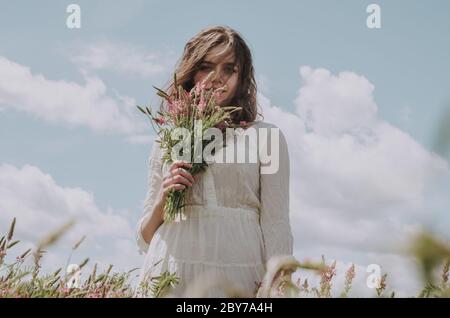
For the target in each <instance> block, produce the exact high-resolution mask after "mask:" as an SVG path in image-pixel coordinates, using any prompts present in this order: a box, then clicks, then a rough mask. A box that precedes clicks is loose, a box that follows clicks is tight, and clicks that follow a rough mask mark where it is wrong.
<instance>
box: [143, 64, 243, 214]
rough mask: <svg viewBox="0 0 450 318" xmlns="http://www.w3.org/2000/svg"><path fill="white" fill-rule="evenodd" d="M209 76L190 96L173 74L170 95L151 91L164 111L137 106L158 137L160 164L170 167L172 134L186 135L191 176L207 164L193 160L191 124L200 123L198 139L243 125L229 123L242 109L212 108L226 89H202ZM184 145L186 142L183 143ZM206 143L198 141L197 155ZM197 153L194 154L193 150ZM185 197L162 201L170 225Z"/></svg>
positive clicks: (174, 192) (178, 193)
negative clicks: (160, 100)
mask: <svg viewBox="0 0 450 318" xmlns="http://www.w3.org/2000/svg"><path fill="white" fill-rule="evenodd" d="M212 74H213V72H211V73H209V74H208V76H207V77H206V78H205V79H204V80H203V81H202V82H201V83H198V84H196V85H195V86H194V87H193V88H192V89H191V90H190V92H187V91H186V90H184V88H183V87H182V86H181V85H178V83H177V78H176V74H175V75H174V88H175V89H174V93H173V94H172V95H168V94H167V93H166V92H164V91H163V90H161V89H159V88H157V87H154V86H153V87H154V88H155V89H156V90H157V95H158V96H160V97H162V98H163V99H164V100H165V102H166V103H167V105H168V109H167V110H164V111H161V110H160V111H157V112H156V113H153V112H152V110H151V108H149V107H145V109H144V108H143V107H140V106H137V107H138V108H139V110H140V111H141V112H142V113H144V114H145V115H146V116H148V117H149V118H150V122H151V124H152V126H153V129H154V130H155V131H156V133H157V134H158V136H159V140H156V141H157V142H158V143H159V144H160V147H161V149H163V151H164V155H163V163H168V164H171V163H172V162H173V160H172V149H173V148H174V146H175V145H176V144H178V143H179V142H180V141H179V140H173V139H172V137H171V136H172V132H173V131H174V130H175V129H177V128H184V129H187V130H188V131H189V133H190V138H191V140H189V141H188V142H190V154H191V155H190V163H192V168H190V169H189V170H188V171H189V172H190V173H191V174H192V175H195V174H197V173H199V172H201V171H203V170H205V169H206V167H207V166H208V163H207V162H206V161H205V160H204V159H203V158H202V160H201V162H198V160H194V157H193V156H194V154H195V153H194V145H195V143H196V141H195V140H194V136H195V135H196V133H195V132H194V128H195V124H196V122H198V121H201V124H202V125H201V129H202V131H201V136H203V133H204V132H205V131H206V130H207V129H209V128H219V129H220V130H221V131H222V132H224V130H225V129H226V128H227V127H230V128H235V127H241V126H240V125H244V126H245V125H246V123H245V122H243V121H241V122H240V125H236V124H234V123H233V122H232V120H231V116H230V115H231V113H233V112H235V111H238V110H240V109H241V108H242V107H236V106H219V105H217V104H216V101H215V99H216V97H217V96H218V94H220V92H221V91H223V90H225V89H226V85H225V86H223V87H220V88H217V89H213V88H210V89H206V82H207V81H208V80H209V79H210V77H211V75H212ZM184 141H186V140H184ZM211 142H212V140H211V141H209V140H201V151H202V153H203V149H204V148H205V147H206V146H207V145H208V144H209V143H211ZM197 151H198V150H197ZM185 195H186V188H185V189H182V190H172V191H171V192H170V193H169V195H168V197H167V200H166V204H165V206H164V220H165V221H173V220H175V218H176V216H177V215H178V214H179V213H180V212H181V209H182V208H183V207H184V202H185Z"/></svg>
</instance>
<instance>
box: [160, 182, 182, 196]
mask: <svg viewBox="0 0 450 318" xmlns="http://www.w3.org/2000/svg"><path fill="white" fill-rule="evenodd" d="M183 189H186V186H185V185H182V184H178V183H175V184H172V185H170V186H168V187H167V188H166V189H165V190H164V194H166V195H167V194H169V192H170V191H172V190H183Z"/></svg>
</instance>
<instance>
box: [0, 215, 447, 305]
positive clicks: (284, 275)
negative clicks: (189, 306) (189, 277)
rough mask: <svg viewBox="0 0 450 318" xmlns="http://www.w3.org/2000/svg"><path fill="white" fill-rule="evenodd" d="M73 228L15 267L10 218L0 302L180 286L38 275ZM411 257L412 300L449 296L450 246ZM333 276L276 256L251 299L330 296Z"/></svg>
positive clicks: (153, 280) (435, 244) (351, 271)
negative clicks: (414, 269)
mask: <svg viewBox="0 0 450 318" xmlns="http://www.w3.org/2000/svg"><path fill="white" fill-rule="evenodd" d="M72 225H73V221H70V222H68V223H66V224H65V225H63V226H62V227H61V228H59V229H57V230H56V231H54V232H52V233H50V234H49V235H48V236H47V237H45V238H44V239H42V240H41V241H40V242H39V243H38V244H37V247H36V248H35V249H34V251H32V249H27V250H26V251H23V252H22V253H21V254H19V256H17V257H16V258H15V259H14V261H13V262H11V263H7V262H6V256H7V255H8V254H9V253H10V252H11V250H12V249H13V248H14V249H15V250H17V248H18V245H19V244H20V241H19V240H14V239H13V237H14V230H15V227H16V219H15V218H14V219H13V221H12V222H11V226H10V228H9V231H8V233H7V234H6V235H5V236H3V237H1V238H0V297H52V298H53V297H54V298H74V297H75V298H118V297H119V298H122V297H125V298H128V297H134V296H135V295H136V292H137V291H138V292H139V293H140V295H141V296H143V297H148V296H151V297H156V298H158V297H173V296H174V295H173V294H172V291H173V287H175V285H177V284H178V283H179V278H178V277H177V276H176V273H170V272H167V271H166V272H164V273H162V274H161V275H160V276H157V277H148V279H146V280H144V281H143V283H141V284H140V285H139V286H137V287H133V286H132V284H131V283H130V275H131V274H132V273H133V272H135V271H136V270H137V269H138V268H134V269H131V270H129V271H127V272H120V273H118V272H114V271H113V265H110V266H109V267H108V268H107V269H106V270H105V271H104V272H102V273H97V270H98V269H97V264H95V265H94V266H93V270H92V272H91V273H90V275H89V276H88V278H87V279H86V280H84V281H83V282H80V284H79V285H78V286H75V285H74V284H71V282H70V279H71V278H73V274H74V273H69V274H66V273H65V271H63V269H62V268H58V269H56V270H54V271H53V272H52V273H51V274H42V273H41V263H42V258H43V257H45V253H46V250H47V248H48V247H50V246H51V245H52V244H54V243H55V242H56V241H57V240H58V239H59V238H60V237H61V235H62V234H63V233H64V232H66V231H67V230H69V229H70V227H71V226H72ZM83 241H84V237H83V238H82V239H80V240H79V241H78V242H77V243H76V244H75V245H74V246H73V247H72V249H71V252H70V256H69V258H68V261H67V262H68V263H69V261H70V257H71V255H72V253H73V251H75V250H76V249H77V248H78V247H79V246H80V245H81V244H82V242H83ZM411 253H412V255H413V256H415V257H416V258H417V260H418V264H419V268H420V270H421V273H422V277H423V280H424V287H423V289H422V291H421V292H420V293H419V294H418V295H417V296H416V297H450V282H449V268H450V246H449V245H448V244H446V243H444V242H441V241H439V240H438V239H436V238H435V237H433V236H432V235H430V234H421V235H419V236H418V237H417V238H416V240H415V241H414V242H412V244H411ZM27 258H32V260H33V265H32V266H30V267H26V266H24V261H25V260H26V259H27ZM88 262H89V258H86V259H84V260H83V261H82V262H81V263H80V264H78V266H77V267H76V270H80V269H82V268H83V267H84V266H86V264H87V263H88ZM440 268H441V269H440ZM299 269H302V270H308V271H313V272H315V273H316V274H317V275H318V276H319V277H320V282H319V284H318V286H310V283H309V282H308V279H307V278H304V279H302V278H301V277H299V278H298V279H297V282H296V283H294V282H293V281H292V274H293V273H294V272H296V271H297V270H299ZM437 269H440V275H439V277H436V275H434V273H435V272H436V270H437ZM337 274H338V273H337V271H336V262H332V263H331V264H326V262H325V258H324V257H323V256H322V262H321V263H318V264H315V263H310V262H305V263H301V262H299V261H297V260H296V259H295V258H294V257H292V256H277V257H274V258H272V259H271V260H269V262H268V264H267V271H266V273H265V276H264V278H263V281H262V282H260V284H259V285H258V286H257V288H256V289H255V293H254V296H253V297H257V298H260V297H264V298H267V297H319V298H329V297H333V295H332V292H331V290H332V287H333V283H334V279H335V277H336V275H337ZM355 274H356V271H355V265H354V264H352V265H351V266H349V267H348V269H347V270H346V272H345V281H344V287H343V290H342V292H341V293H340V295H339V297H343V298H345V297H348V296H349V292H350V290H351V288H352V283H353V279H354V277H355ZM387 277H388V275H387V274H383V275H382V277H381V280H380V282H379V286H378V288H376V290H375V295H374V296H375V297H394V296H395V293H394V292H392V293H391V294H389V295H385V292H386V287H387V284H388V281H387ZM210 283H211V282H210ZM205 286H206V285H203V286H202V285H199V286H193V288H190V289H189V291H188V293H187V294H186V295H185V296H186V297H194V296H195V297H202V295H204V293H206V292H207V287H205ZM222 287H223V289H224V290H225V291H227V295H228V296H229V297H246V295H244V294H242V293H240V292H239V291H237V290H233V289H232V288H230V286H226V282H223V286H222ZM355 296H356V297H357V296H358V295H355ZM412 297H414V296H412Z"/></svg>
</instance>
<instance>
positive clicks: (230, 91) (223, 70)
mask: <svg viewBox="0 0 450 318" xmlns="http://www.w3.org/2000/svg"><path fill="white" fill-rule="evenodd" d="M222 50H223V46H217V47H214V48H213V49H211V50H210V51H209V52H208V54H207V55H206V56H205V58H204V59H203V60H202V62H201V63H200V67H199V70H198V71H197V72H196V73H195V75H194V82H195V84H197V83H199V82H201V81H202V80H203V79H204V78H205V77H206V76H207V75H208V74H209V73H210V72H211V71H215V72H214V73H213V74H212V76H211V78H210V80H209V81H208V83H207V84H206V88H207V89H209V88H211V87H213V88H219V87H222V86H224V85H225V84H226V85H227V87H226V88H225V91H223V92H222V93H221V94H220V95H219V96H218V97H217V98H216V103H217V104H218V105H221V106H226V105H228V104H229V103H230V102H231V100H232V99H233V97H234V95H235V93H236V90H237V85H238V81H239V69H238V65H237V64H236V63H235V62H236V61H235V56H234V53H233V52H230V53H228V54H227V55H226V56H224V55H221V56H217V54H218V53H219V52H221V51H222Z"/></svg>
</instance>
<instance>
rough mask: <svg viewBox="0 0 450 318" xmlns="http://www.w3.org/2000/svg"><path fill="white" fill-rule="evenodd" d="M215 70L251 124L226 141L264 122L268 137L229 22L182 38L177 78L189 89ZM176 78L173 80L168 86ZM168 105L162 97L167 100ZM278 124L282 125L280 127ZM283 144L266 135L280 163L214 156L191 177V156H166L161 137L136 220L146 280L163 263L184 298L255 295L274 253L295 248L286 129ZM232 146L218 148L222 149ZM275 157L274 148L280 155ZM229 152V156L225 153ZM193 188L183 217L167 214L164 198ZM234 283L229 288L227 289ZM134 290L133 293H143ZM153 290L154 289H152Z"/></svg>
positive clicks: (225, 96)
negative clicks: (186, 159) (271, 166)
mask: <svg viewBox="0 0 450 318" xmlns="http://www.w3.org/2000/svg"><path fill="white" fill-rule="evenodd" d="M210 72H213V75H212V77H210V79H209V81H208V82H207V87H206V88H210V87H213V88H219V87H223V86H224V85H226V89H225V91H224V92H223V93H221V94H220V95H219V96H218V97H217V99H216V101H217V103H218V104H219V105H221V106H224V105H235V106H241V107H242V110H241V111H240V112H235V113H233V114H232V116H233V117H232V119H233V121H234V122H236V123H240V122H242V121H245V122H247V123H250V125H249V126H250V127H249V128H246V129H240V130H235V131H232V132H231V133H229V130H227V133H226V136H225V138H226V145H227V146H226V147H229V146H236V147H237V146H239V144H240V143H245V146H246V145H247V143H246V141H245V140H246V139H247V138H244V137H245V135H246V134H245V133H246V131H247V129H255V128H256V130H257V131H258V133H257V135H258V136H259V131H260V130H261V129H266V130H267V131H268V133H267V139H265V140H267V141H270V140H271V136H272V133H273V129H278V127H276V126H275V125H273V124H270V123H267V122H264V121H257V120H256V116H257V104H256V82H255V79H254V69H253V65H252V57H251V52H250V50H249V48H248V46H247V44H246V43H245V41H244V40H243V39H242V37H241V36H240V35H239V34H238V33H237V32H236V31H234V30H232V29H231V28H229V27H223V26H217V27H210V28H207V29H204V30H202V31H201V32H199V33H198V34H197V35H196V36H194V37H193V38H192V39H191V40H190V41H189V42H188V43H187V44H186V46H185V49H184V53H183V56H182V58H181V61H180V62H179V64H178V67H177V69H176V74H177V79H178V82H179V83H180V84H182V85H183V87H184V88H185V89H186V90H187V91H189V90H190V89H191V88H192V87H193V86H194V85H195V84H197V83H199V82H201V81H203V80H204V79H205V77H206V76H207V75H208V74H209V73H210ZM172 89H173V83H171V84H170V85H169V88H168V90H169V92H170V91H171V90H172ZM162 107H164V105H162ZM278 131H279V130H278ZM276 135H277V136H278V139H277V140H276V141H277V142H276V143H275V144H276V148H273V147H274V146H273V145H271V144H270V142H267V144H265V146H264V148H266V149H265V150H266V153H270V151H272V152H273V151H277V152H278V158H277V159H278V163H277V164H278V169H276V172H272V173H261V172H262V167H263V165H262V162H261V158H260V156H259V155H258V158H257V162H245V163H236V160H234V162H229V158H227V159H224V160H217V161H222V162H223V163H222V162H213V163H212V164H210V165H209V166H208V167H207V169H206V171H205V172H202V173H200V174H197V175H195V176H194V177H193V176H192V175H191V174H190V173H189V172H188V171H187V169H189V168H190V167H191V165H190V164H188V163H182V162H180V161H175V162H174V163H172V164H170V165H162V150H161V149H160V148H159V144H158V143H156V142H155V143H154V146H153V150H152V152H151V155H150V158H149V179H148V183H149V184H148V193H147V196H146V199H145V204H144V213H143V216H142V218H141V219H140V220H139V222H138V224H137V244H138V246H139V250H140V252H141V253H142V254H145V260H144V263H143V266H142V268H141V271H140V276H139V281H138V283H139V286H141V284H145V283H146V282H147V283H150V282H149V278H151V277H156V276H158V275H160V274H161V273H163V272H165V271H169V272H171V273H175V274H176V276H178V277H179V283H178V284H177V285H176V286H175V289H174V290H173V291H172V292H173V294H174V295H176V296H178V297H183V296H188V297H189V296H194V294H192V292H193V291H195V288H197V287H198V286H200V288H202V287H203V288H204V290H205V294H203V295H201V294H200V295H199V296H205V297H227V296H230V294H229V292H230V290H235V291H238V292H239V294H240V295H245V296H248V297H253V296H254V295H255V293H256V291H257V288H258V286H259V284H260V282H261V281H262V278H263V276H264V274H265V270H266V264H267V261H268V260H269V259H270V258H271V257H272V256H275V255H292V249H293V237H292V234H291V227H290V223H289V154H288V149H287V144H286V140H285V137H284V135H283V134H282V133H281V131H279V133H278V134H276ZM271 148H273V149H271ZM224 153H225V152H220V151H219V152H217V153H216V154H215V156H220V155H223V154H224ZM275 157H276V156H275ZM222 158H223V157H222ZM184 188H187V194H186V202H185V204H186V207H185V209H186V210H185V211H186V215H187V217H186V218H185V219H183V220H177V221H174V222H163V207H164V203H165V200H166V199H167V196H168V193H169V192H170V191H171V190H172V189H184ZM227 288H228V289H227ZM141 295H143V294H142V293H139V292H138V293H137V294H136V296H141ZM147 296H149V297H150V296H151V295H147Z"/></svg>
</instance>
